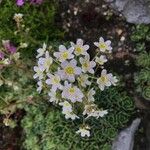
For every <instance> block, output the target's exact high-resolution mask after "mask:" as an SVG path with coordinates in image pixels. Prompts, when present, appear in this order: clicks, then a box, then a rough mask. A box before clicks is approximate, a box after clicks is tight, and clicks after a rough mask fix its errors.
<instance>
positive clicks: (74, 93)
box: [62, 82, 84, 103]
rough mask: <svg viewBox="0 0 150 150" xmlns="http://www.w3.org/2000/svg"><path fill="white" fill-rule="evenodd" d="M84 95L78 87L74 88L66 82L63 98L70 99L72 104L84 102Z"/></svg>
mask: <svg viewBox="0 0 150 150" xmlns="http://www.w3.org/2000/svg"><path fill="white" fill-rule="evenodd" d="M83 97H84V95H83V93H82V92H81V90H80V89H79V88H78V87H77V86H72V85H71V83H70V84H68V82H65V85H64V87H63V92H62V98H65V99H69V100H71V102H73V103H75V102H76V101H78V102H82V98H83Z"/></svg>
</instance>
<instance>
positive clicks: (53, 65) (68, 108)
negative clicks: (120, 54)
mask: <svg viewBox="0 0 150 150" xmlns="http://www.w3.org/2000/svg"><path fill="white" fill-rule="evenodd" d="M110 44H111V41H109V40H107V41H104V39H103V38H102V37H100V39H99V42H94V45H95V46H96V47H97V54H96V56H95V57H94V58H93V59H92V60H90V55H89V54H88V53H87V50H89V48H90V47H89V45H87V44H84V43H83V40H82V39H77V41H76V43H73V42H71V46H70V47H69V48H66V47H65V46H64V45H60V46H59V52H56V51H55V52H54V53H51V54H50V52H52V50H51V51H50V50H49V51H48V49H47V47H46V44H43V47H42V48H39V49H38V50H37V52H38V55H37V56H36V58H38V66H35V67H34V71H35V72H36V73H35V75H34V78H35V79H38V80H37V81H38V82H37V84H38V88H37V91H38V92H39V93H40V92H41V91H42V90H44V92H46V93H48V95H49V97H50V98H49V101H50V102H53V103H54V104H57V105H60V106H62V113H63V114H64V115H65V118H66V119H71V120H76V119H82V122H83V123H82V124H81V125H80V127H79V130H78V131H76V133H80V134H81V136H82V137H85V136H88V137H89V136H90V126H89V125H88V124H87V123H86V122H87V120H89V119H90V118H92V117H95V118H97V119H98V118H99V117H103V116H104V115H106V114H107V113H108V111H107V110H103V109H102V108H98V106H97V105H96V102H95V98H94V95H95V93H96V91H95V90H96V89H97V87H98V88H99V89H100V90H101V91H104V89H106V88H107V87H110V86H111V85H114V86H115V85H116V83H117V79H116V76H113V75H112V74H111V73H107V70H106V69H104V66H103V65H104V63H106V62H107V57H106V54H107V53H111V52H112V47H111V45H110ZM50 49H51V48H50ZM96 65H97V66H96ZM95 67H96V68H98V67H101V68H102V71H101V76H100V77H96V74H95V70H96V69H95Z"/></svg>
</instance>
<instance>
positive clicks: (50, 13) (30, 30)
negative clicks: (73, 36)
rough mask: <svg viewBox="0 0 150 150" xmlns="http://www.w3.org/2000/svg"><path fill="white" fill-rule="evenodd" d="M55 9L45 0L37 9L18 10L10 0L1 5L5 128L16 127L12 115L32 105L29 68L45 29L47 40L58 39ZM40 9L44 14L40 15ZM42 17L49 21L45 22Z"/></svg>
mask: <svg viewBox="0 0 150 150" xmlns="http://www.w3.org/2000/svg"><path fill="white" fill-rule="evenodd" d="M48 3H49V2H48ZM56 6H57V4H56V3H54V2H53V1H51V3H49V5H47V1H44V3H42V4H41V5H40V8H39V6H32V5H30V4H25V5H24V7H21V8H20V7H18V6H17V5H16V4H15V3H14V2H13V1H9V0H6V1H2V2H1V4H0V7H1V9H0V14H1V15H0V21H1V24H0V39H1V40H2V41H1V44H0V114H2V115H3V122H4V124H5V125H7V126H10V127H15V125H16V119H13V114H14V113H15V112H16V111H17V109H23V108H24V106H25V105H26V104H28V103H32V98H33V97H34V96H36V88H35V86H34V81H33V78H32V75H33V72H32V67H33V66H32V65H31V64H33V63H34V61H33V59H32V58H33V56H34V50H33V49H35V48H36V47H37V45H39V41H42V39H41V37H42V35H43V36H45V37H46V35H44V32H45V33H46V32H47V31H46V30H48V32H47V33H48V34H49V36H48V37H47V39H49V40H50V39H51V40H52V38H53V40H55V39H57V38H58V37H59V32H58V29H55V28H54V19H53V18H54V14H55V8H56ZM43 8H44V9H45V10H46V11H47V13H44V12H43ZM31 10H32V11H31ZM28 12H30V14H29V13H28ZM45 17H46V18H48V19H46V20H45ZM37 25H38V26H37ZM41 26H43V27H44V26H45V27H44V28H46V29H45V30H43V29H42V31H43V34H42V35H41V33H40V30H41ZM46 26H47V27H46ZM35 31H36V32H35ZM37 31H38V32H37ZM47 33H46V34H47ZM53 34H55V36H54V35H53ZM43 39H45V38H43Z"/></svg>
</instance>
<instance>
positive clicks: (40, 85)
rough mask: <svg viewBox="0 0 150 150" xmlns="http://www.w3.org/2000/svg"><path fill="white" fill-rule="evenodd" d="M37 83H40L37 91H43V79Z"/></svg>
mask: <svg viewBox="0 0 150 150" xmlns="http://www.w3.org/2000/svg"><path fill="white" fill-rule="evenodd" d="M37 85H38V88H37V91H38V92H39V93H41V91H42V87H43V84H42V81H41V80H40V81H38V82H37Z"/></svg>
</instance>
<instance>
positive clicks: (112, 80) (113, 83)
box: [109, 73, 118, 86]
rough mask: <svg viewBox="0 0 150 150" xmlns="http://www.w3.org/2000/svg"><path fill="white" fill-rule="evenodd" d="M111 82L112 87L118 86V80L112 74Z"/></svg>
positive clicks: (110, 75) (110, 76)
mask: <svg viewBox="0 0 150 150" xmlns="http://www.w3.org/2000/svg"><path fill="white" fill-rule="evenodd" d="M109 80H110V82H111V84H112V85H114V86H116V83H117V82H118V79H117V78H116V76H113V75H112V74H111V73H110V74H109Z"/></svg>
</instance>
